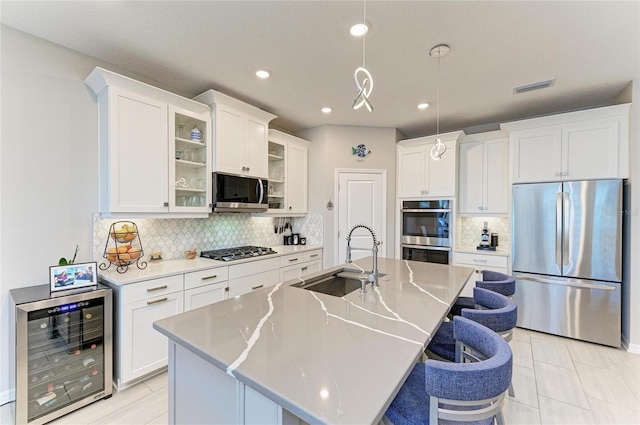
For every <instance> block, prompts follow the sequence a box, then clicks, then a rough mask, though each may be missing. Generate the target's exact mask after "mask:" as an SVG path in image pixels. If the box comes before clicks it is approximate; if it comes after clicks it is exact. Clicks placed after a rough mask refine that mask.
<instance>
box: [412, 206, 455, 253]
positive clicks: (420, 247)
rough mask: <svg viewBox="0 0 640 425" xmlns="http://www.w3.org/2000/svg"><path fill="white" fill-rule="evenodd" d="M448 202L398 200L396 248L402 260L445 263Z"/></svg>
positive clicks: (447, 248)
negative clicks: (398, 244)
mask: <svg viewBox="0 0 640 425" xmlns="http://www.w3.org/2000/svg"><path fill="white" fill-rule="evenodd" d="M450 202H451V201H449V200H448V199H441V200H429V201H403V202H402V210H401V220H402V222H401V227H402V228H401V232H402V233H401V236H400V249H401V250H402V259H403V260H414V261H424V262H428V263H440V264H449V262H450V261H451V239H450V237H449V234H450V232H449V224H450V223H449V220H450V219H451V207H450Z"/></svg>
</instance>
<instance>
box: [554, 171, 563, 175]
mask: <svg viewBox="0 0 640 425" xmlns="http://www.w3.org/2000/svg"><path fill="white" fill-rule="evenodd" d="M554 174H555V175H556V176H561V175H562V173H561V172H557V173H554Z"/></svg>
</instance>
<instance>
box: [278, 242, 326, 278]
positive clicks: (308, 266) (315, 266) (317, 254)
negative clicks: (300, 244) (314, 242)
mask: <svg viewBox="0 0 640 425" xmlns="http://www.w3.org/2000/svg"><path fill="white" fill-rule="evenodd" d="M320 270H322V250H321V249H316V250H312V251H304V252H300V253H295V254H289V255H284V256H282V257H280V280H281V281H282V282H286V281H287V280H291V279H296V278H299V277H303V276H307V275H310V274H312V273H315V272H319V271H320Z"/></svg>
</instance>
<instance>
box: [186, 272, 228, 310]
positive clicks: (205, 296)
mask: <svg viewBox="0 0 640 425" xmlns="http://www.w3.org/2000/svg"><path fill="white" fill-rule="evenodd" d="M228 279H229V268H228V267H218V268H214V269H207V270H201V271H197V272H191V273H186V274H185V275H184V311H189V310H192V309H194V308H198V307H202V306H205V305H208V304H213V303H216V302H218V301H222V300H225V299H227V297H228V295H229V282H228Z"/></svg>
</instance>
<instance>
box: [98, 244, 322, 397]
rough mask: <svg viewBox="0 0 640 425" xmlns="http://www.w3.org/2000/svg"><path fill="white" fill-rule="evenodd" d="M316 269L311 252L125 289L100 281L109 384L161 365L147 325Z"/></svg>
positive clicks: (160, 350)
mask: <svg viewBox="0 0 640 425" xmlns="http://www.w3.org/2000/svg"><path fill="white" fill-rule="evenodd" d="M294 258H296V260H295V261H291V262H289V260H291V259H294ZM297 261H300V262H299V263H297ZM293 263H296V264H293ZM281 264H284V265H286V267H281ZM288 264H293V265H290V266H289V265H288ZM321 267H322V249H317V250H311V251H307V252H302V253H300V254H295V255H286V256H282V257H275V258H267V259H261V260H255V261H250V262H246V263H243V264H236V265H232V266H226V265H225V266H218V267H212V268H209V269H205V270H199V271H196V272H190V273H184V274H176V275H174V276H168V277H162V278H157V279H149V280H145V281H141V282H135V283H129V284H112V283H110V282H108V281H105V280H104V279H101V281H102V282H103V283H105V284H107V285H109V286H110V287H111V288H113V290H114V316H115V323H114V376H113V382H114V384H115V386H116V388H117V390H119V391H120V390H123V389H125V388H127V387H129V386H131V385H133V384H135V383H136V382H138V381H140V380H141V379H142V378H143V377H145V376H146V375H149V374H151V373H153V372H157V371H158V370H160V369H162V368H163V367H165V366H166V365H167V355H168V353H167V338H166V337H165V336H164V335H162V334H161V333H159V332H157V331H156V330H155V329H153V322H155V321H157V320H161V319H164V318H166V317H169V316H173V315H175V314H178V313H182V312H183V311H189V310H192V309H195V308H199V307H203V306H205V305H209V304H213V303H216V302H218V301H222V300H225V299H227V298H229V297H235V296H237V295H242V294H244V293H247V292H251V291H252V290H256V289H260V288H263V287H265V288H266V287H268V286H273V285H275V284H277V283H279V282H282V281H284V280H285V279H282V277H281V276H283V275H284V274H287V276H288V273H291V274H292V275H293V276H294V277H298V276H303V275H305V274H309V273H313V272H316V271H319V270H320V269H321Z"/></svg>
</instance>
